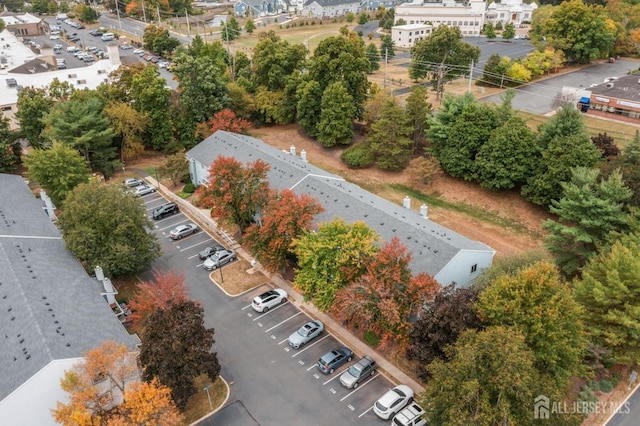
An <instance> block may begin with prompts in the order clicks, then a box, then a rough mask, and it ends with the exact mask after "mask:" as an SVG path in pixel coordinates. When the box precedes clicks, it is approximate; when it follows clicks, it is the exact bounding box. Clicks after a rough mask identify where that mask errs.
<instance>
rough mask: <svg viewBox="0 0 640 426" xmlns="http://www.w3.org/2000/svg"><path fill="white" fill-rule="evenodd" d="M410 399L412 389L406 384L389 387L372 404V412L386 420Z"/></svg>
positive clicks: (411, 399) (410, 400)
mask: <svg viewBox="0 0 640 426" xmlns="http://www.w3.org/2000/svg"><path fill="white" fill-rule="evenodd" d="M412 401H413V389H411V388H410V387H409V386H407V385H398V386H396V387H395V388H393V389H389V391H387V393H385V394H384V395H382V396H381V397H380V398H379V399H378V400H377V401H376V403H375V404H373V412H374V413H376V415H377V416H378V417H380V418H381V419H385V420H388V419H390V418H391V417H392V416H393V415H394V414H396V413H397V412H398V411H400V410H402V409H403V408H404V407H405V406H406V405H407V404H408V403H410V402H412Z"/></svg>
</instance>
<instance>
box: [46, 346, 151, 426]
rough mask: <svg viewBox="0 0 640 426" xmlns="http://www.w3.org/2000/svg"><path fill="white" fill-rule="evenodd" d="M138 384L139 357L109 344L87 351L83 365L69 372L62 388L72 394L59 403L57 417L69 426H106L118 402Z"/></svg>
mask: <svg viewBox="0 0 640 426" xmlns="http://www.w3.org/2000/svg"><path fill="white" fill-rule="evenodd" d="M138 380H139V374H138V365H137V363H136V353H134V352H129V351H128V350H127V348H126V346H125V345H124V344H121V343H117V342H114V341H111V340H108V341H106V342H104V343H103V344H102V345H100V346H99V347H97V348H95V349H91V350H89V351H87V352H86V353H85V354H84V358H83V360H82V361H80V362H79V363H77V364H75V365H74V366H73V368H72V369H71V370H67V371H65V374H64V377H63V378H62V379H61V380H60V386H61V387H62V389H63V390H64V391H65V392H67V393H69V402H68V403H66V404H65V403H62V402H58V403H57V404H56V409H55V410H52V414H53V417H54V419H55V421H56V422H58V423H62V424H63V425H68V426H72V425H86V426H90V425H95V424H102V422H104V421H106V420H108V417H109V414H110V412H112V410H113V409H114V400H117V397H118V396H125V395H126V392H127V391H128V390H129V387H130V386H131V385H132V384H133V383H135V382H136V381H138ZM114 393H115V394H116V395H113V394H114Z"/></svg>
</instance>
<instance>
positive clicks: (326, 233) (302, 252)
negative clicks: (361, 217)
mask: <svg viewBox="0 0 640 426" xmlns="http://www.w3.org/2000/svg"><path fill="white" fill-rule="evenodd" d="M379 238H380V237H379V236H378V234H376V232H375V231H373V230H372V229H371V228H369V227H368V226H367V225H366V224H364V223H363V222H355V223H352V224H347V223H346V222H344V220H334V221H332V222H329V223H325V224H322V225H320V226H319V227H318V231H317V232H305V233H304V235H302V236H301V237H300V238H297V239H295V240H294V243H293V244H294V253H295V254H296V256H297V257H298V272H297V274H296V278H295V281H294V285H295V286H296V288H297V289H298V290H300V291H301V292H302V294H303V295H304V297H305V300H312V301H313V303H314V304H315V305H316V306H317V307H318V308H320V309H322V310H325V311H326V310H328V309H329V308H330V307H331V305H332V304H333V301H334V299H335V294H336V291H337V290H339V289H340V288H342V287H345V286H346V285H348V284H350V283H352V282H354V281H356V280H357V279H358V278H359V277H360V276H361V275H362V274H363V273H364V271H365V270H366V267H367V265H368V264H369V262H370V261H371V259H373V257H374V256H375V253H376V252H377V251H378V247H377V246H376V245H375V243H376V242H377V241H378V240H379Z"/></svg>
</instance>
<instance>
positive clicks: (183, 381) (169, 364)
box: [140, 301, 220, 409]
mask: <svg viewBox="0 0 640 426" xmlns="http://www.w3.org/2000/svg"><path fill="white" fill-rule="evenodd" d="M213 335H214V330H213V328H206V327H205V325H204V310H203V308H202V307H201V306H199V305H197V304H196V303H195V302H192V301H186V302H177V303H174V304H172V305H171V306H170V307H169V308H168V309H157V310H156V311H154V312H153V313H152V314H151V315H150V316H149V318H148V321H147V322H146V326H145V328H144V330H143V331H142V334H141V340H142V346H141V348H140V363H141V365H142V366H143V368H144V372H143V378H144V380H145V381H147V382H148V381H151V380H153V379H154V378H157V379H158V380H159V381H160V383H162V384H163V385H165V386H167V387H169V388H170V389H171V396H172V398H173V400H174V401H175V403H176V405H177V406H178V408H180V409H184V407H185V406H186V404H187V402H188V400H189V398H190V397H191V396H192V395H194V394H195V393H196V392H198V389H196V388H195V387H194V385H193V379H194V378H195V377H198V376H199V375H201V374H206V375H207V376H208V377H209V379H211V382H215V381H216V379H217V378H218V375H219V374H220V364H218V356H217V354H216V353H215V352H211V349H212V347H213V344H214V343H215V341H214V339H213Z"/></svg>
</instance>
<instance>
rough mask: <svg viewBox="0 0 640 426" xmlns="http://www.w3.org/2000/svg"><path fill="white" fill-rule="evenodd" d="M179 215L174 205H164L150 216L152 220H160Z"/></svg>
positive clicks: (176, 206) (178, 210)
mask: <svg viewBox="0 0 640 426" xmlns="http://www.w3.org/2000/svg"><path fill="white" fill-rule="evenodd" d="M178 213H180V208H179V207H178V205H177V204H176V203H166V204H163V205H161V206H160V207H158V208H157V209H155V210H154V211H153V213H152V214H151V216H152V217H153V219H154V220H160V219H162V218H163V217H166V216H169V215H172V214H178Z"/></svg>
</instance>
